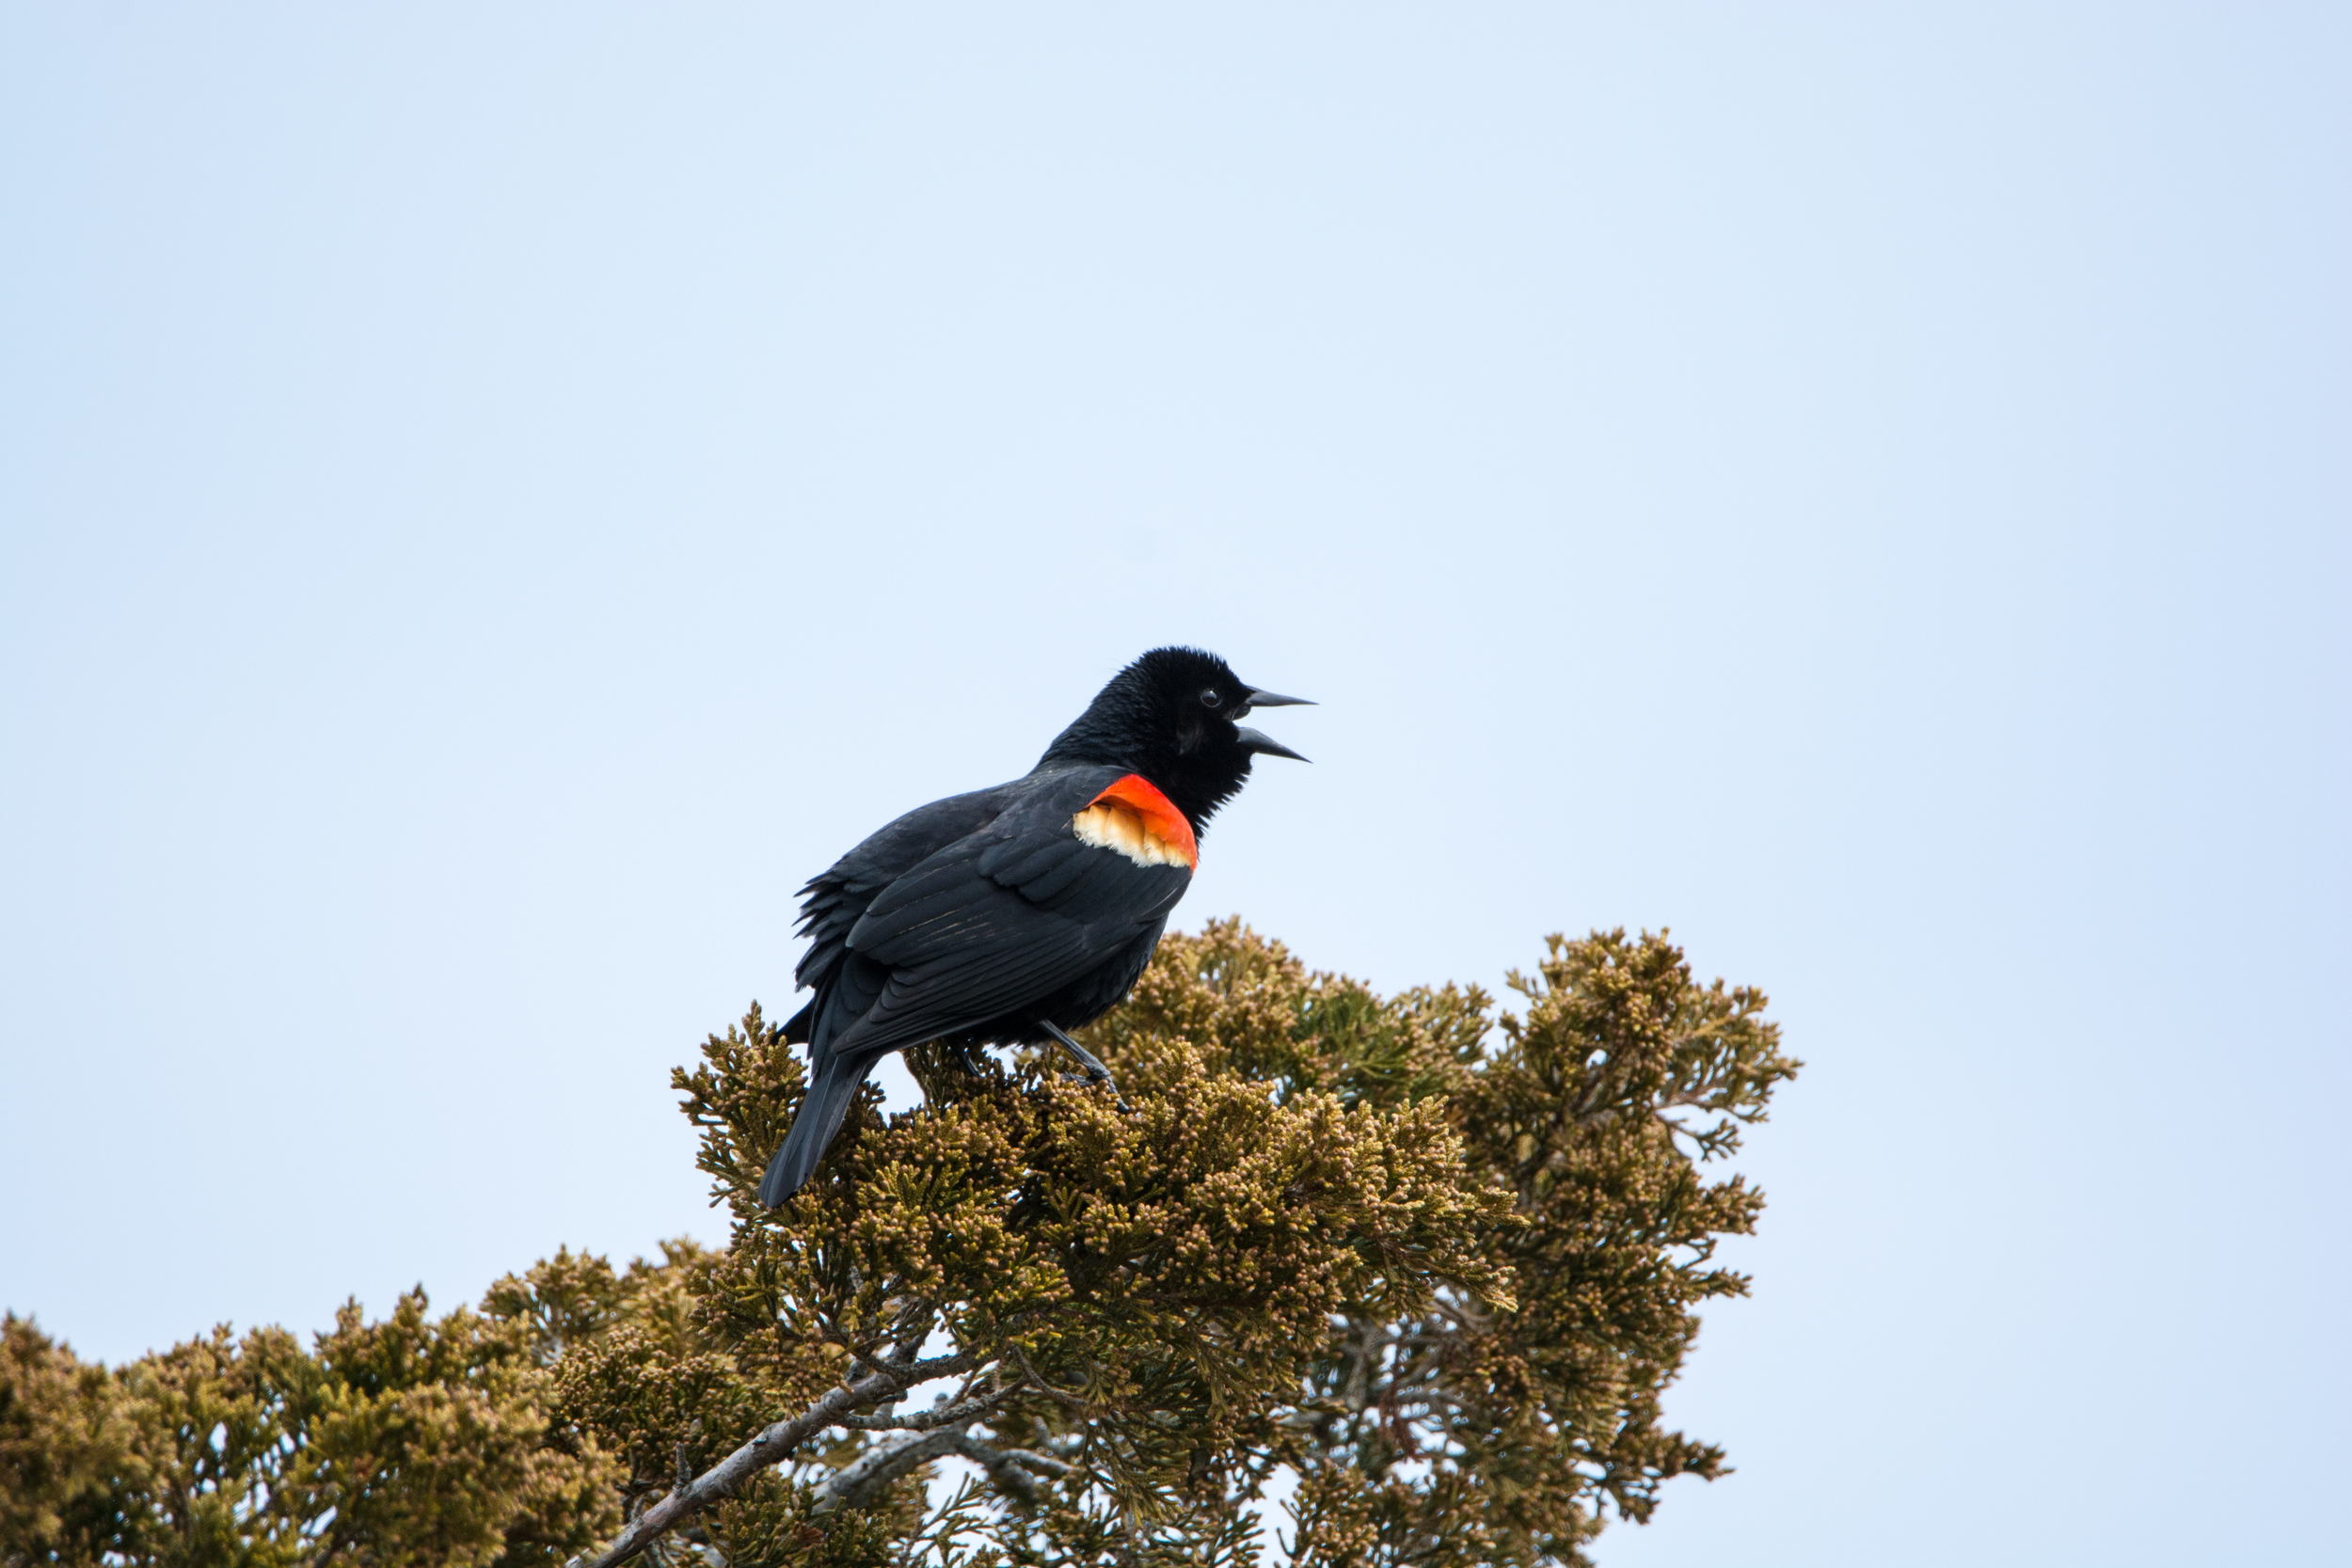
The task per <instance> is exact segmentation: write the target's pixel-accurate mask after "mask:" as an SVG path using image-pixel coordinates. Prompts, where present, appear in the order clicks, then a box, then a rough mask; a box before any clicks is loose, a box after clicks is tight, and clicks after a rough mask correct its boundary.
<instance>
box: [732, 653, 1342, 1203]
mask: <svg viewBox="0 0 2352 1568" xmlns="http://www.w3.org/2000/svg"><path fill="white" fill-rule="evenodd" d="M1305 701H1306V699H1305V698H1303V697H1282V696H1277V695H1276V694H1275V693H1273V692H1271V691H1260V690H1258V689H1254V688H1252V687H1250V686H1249V685H1248V684H1247V683H1246V682H1244V681H1242V680H1241V679H1240V678H1239V677H1238V676H1236V675H1235V674H1234V673H1233V672H1232V670H1231V669H1229V668H1228V667H1227V666H1226V663H1225V661H1224V660H1223V659H1221V658H1219V657H1216V655H1215V654H1206V653H1202V652H1200V650H1198V649H1195V648H1154V649H1153V650H1152V652H1150V653H1148V654H1145V655H1144V656H1143V657H1141V658H1138V659H1136V661H1135V662H1134V663H1133V664H1130V665H1129V666H1127V668H1126V669H1124V670H1121V671H1120V673H1118V674H1117V675H1115V676H1113V677H1112V679H1111V682H1110V684H1109V685H1108V686H1105V687H1104V688H1103V689H1102V692H1101V693H1100V694H1099V695H1097V696H1096V697H1095V699H1094V701H1093V702H1092V703H1090V704H1089V705H1088V706H1087V710H1086V712H1084V713H1082V714H1080V715H1079V716H1078V719H1077V721H1076V722H1075V723H1073V724H1072V725H1071V726H1070V727H1069V728H1068V729H1066V730H1064V731H1062V732H1061V734H1060V735H1059V736H1057V737H1056V738H1055V740H1054V743H1053V744H1052V745H1051V746H1048V747H1047V748H1046V749H1045V754H1044V755H1043V756H1042V757H1041V758H1039V759H1038V765H1037V766H1036V767H1035V768H1031V769H1030V770H1029V772H1028V774H1027V776H1025V777H1024V778H1019V779H1015V780H1014V781H1013V782H1012V783H1010V784H998V785H997V786H996V787H995V788H993V789H982V790H976V791H974V792H973V793H972V794H969V795H951V796H949V797H948V798H947V799H946V800H934V801H932V802H931V803H930V805H928V806H924V807H922V808H920V809H918V810H915V811H911V812H909V813H907V815H906V816H901V817H900V818H898V820H897V821H896V822H893V823H892V824H890V826H888V827H887V828H884V829H883V830H882V832H878V833H876V834H875V835H874V836H873V837H871V838H869V839H867V840H866V842H865V843H863V844H861V845H859V846H858V847H856V848H854V849H852V850H850V852H849V853H848V854H846V855H844V856H842V857H841V859H840V860H838V861H836V862H835V863H834V866H833V868H832V869H831V870H829V871H827V872H826V873H825V874H824V875H823V876H821V877H818V878H817V879H815V880H814V881H812V882H810V883H809V884H808V886H806V887H805V888H803V889H802V890H801V893H802V903H801V930H802V932H803V934H804V935H807V936H809V937H811V938H813V939H814V944H813V945H812V946H811V947H810V948H809V950H808V953H807V955H806V956H805V957H803V958H802V959H801V965H800V968H799V970H798V971H796V972H795V977H796V978H797V979H798V980H799V981H800V983H801V984H802V985H803V986H814V987H815V988H817V995H816V997H815V998H814V999H813V1000H812V1001H810V1003H809V1005H808V1006H805V1007H803V1008H802V1009H801V1010H800V1011H799V1012H798V1013H797V1014H795V1015H794V1016H793V1017H792V1018H791V1020H790V1021H789V1022H787V1023H786V1024H785V1038H786V1039H787V1040H790V1041H792V1042H794V1043H795V1044H802V1043H805V1044H806V1045H807V1047H808V1097H807V1098H806V1099H805V1100H803V1101H802V1102H801V1114H800V1115H799V1117H796V1118H795V1119H794V1120H793V1123H792V1131H791V1132H788V1133H787V1134H786V1135H785V1140H784V1147H782V1148H779V1149H777V1150H776V1156H775V1158H774V1159H772V1160H771V1161H769V1162H768V1175H767V1179H766V1180H763V1181H761V1182H760V1184H759V1201H760V1202H762V1203H764V1204H766V1205H768V1206H769V1207H770V1208H771V1209H772V1208H774V1207H775V1206H776V1205H778V1204H780V1203H782V1202H783V1201H784V1200H785V1199H786V1198H787V1196H790V1195H791V1194H793V1193H794V1192H797V1191H798V1190H799V1189H800V1186H801V1183H803V1181H806V1180H808V1175H809V1172H810V1171H812V1170H814V1169H816V1167H817V1162H818V1160H819V1159H821V1158H822V1157H823V1155H824V1152H825V1149H826V1148H827V1147H828V1146H829V1145H831V1144H832V1142H833V1138H834V1133H835V1132H839V1131H840V1129H841V1121H842V1118H843V1117H845V1116H847V1115H848V1114H849V1110H850V1102H851V1101H854V1100H855V1099H856V1098H857V1089H858V1085H860V1084H863V1083H865V1082H866V1074H867V1073H868V1072H870V1071H872V1070H873V1068H874V1064H875V1063H876V1062H878V1061H880V1060H881V1059H882V1057H883V1056H885V1055H887V1054H889V1053H891V1052H893V1051H898V1050H900V1049H902V1048H904V1047H906V1046H910V1045H921V1044H923V1043H924V1042H926V1041H928V1040H946V1041H949V1042H952V1043H954V1044H958V1045H976V1044H979V1043H982V1042H988V1041H993V1042H996V1043H999V1044H1007V1045H1010V1044H1028V1045H1042V1044H1044V1043H1045V1042H1046V1041H1047V1040H1049V1039H1052V1040H1057V1041H1059V1042H1060V1043H1061V1044H1062V1045H1063V1046H1064V1047H1065V1048H1067V1049H1068V1050H1069V1051H1071V1052H1072V1053H1073V1054H1074V1055H1076V1056H1077V1057H1078V1059H1079V1060H1080V1061H1081V1062H1082V1063H1084V1064H1085V1066H1086V1068H1087V1073H1088V1076H1089V1078H1092V1079H1094V1080H1095V1081H1097V1082H1100V1083H1109V1081H1110V1074H1109V1073H1108V1072H1106V1071H1105V1070H1104V1068H1103V1064H1102V1063H1100V1062H1098V1061H1096V1060H1094V1058H1093V1057H1091V1056H1090V1055H1089V1054H1087V1053H1086V1051H1085V1050H1084V1048H1082V1047H1081V1046H1079V1044H1078V1042H1077V1041H1075V1040H1073V1039H1072V1038H1070V1037H1069V1035H1068V1034H1067V1033H1066V1031H1068V1030H1071V1029H1075V1028H1077V1027H1078V1026H1079V1025H1080V1024H1083V1023H1090V1022H1093V1021H1094V1020H1095V1019H1098V1018H1100V1017H1102V1016H1103V1014H1104V1013H1106V1012H1108V1011H1109V1010H1110V1009H1111V1007H1112V1006H1114V1005H1115V1004H1117V1003H1118V1001H1119V999H1120V997H1122V996H1125V995H1126V994H1127V990H1128V988H1129V987H1131V986H1133V985H1134V984H1135V983H1136V977H1137V976H1139V975H1140V974H1142V973H1143V966H1144V965H1145V964H1147V963H1149V962H1150V961H1151V958H1152V949H1153V948H1155V947H1157V946H1158V945H1159V942H1160V932H1161V930H1162V929H1163V928H1165V927H1166V926H1167V925H1168V911H1170V910H1172V909H1174V908H1175V907H1176V901H1177V900H1178V899H1179V898H1182V897H1183V896H1184V889H1185V888H1187V887H1189V886H1190V885H1191V883H1192V871H1193V867H1194V866H1195V865H1197V864H1199V863H1200V848H1199V845H1200V833H1201V832H1202V831H1203V830H1204V829H1205V828H1206V827H1207V825H1208V820H1209V818H1210V817H1211V816H1214V815H1215V814H1216V809H1217V807H1219V806H1221V805H1223V804H1224V803H1225V802H1226V801H1227V800H1231V799H1232V797H1233V796H1234V794H1235V793H1237V792H1238V791H1239V790H1240V788H1241V786H1242V783H1243V781H1244V780H1246V779H1248V777H1249V760H1250V758H1251V757H1253V756H1256V755H1258V754H1259V753H1261V752H1263V753H1265V754H1267V755H1270V756H1278V757H1298V760H1299V761H1301V762H1304V761H1306V760H1307V759H1306V758H1304V757H1299V756H1298V753H1297V752H1294V751H1292V750H1291V749H1290V748H1289V747H1287V746H1284V745H1281V744H1279V742H1277V741H1275V740H1274V739H1273V738H1272V737H1270V736H1264V735H1261V734H1260V733H1259V732H1258V731H1256V730H1253V729H1251V728H1249V727H1248V725H1246V724H1243V723H1240V722H1238V721H1239V720H1242V719H1244V718H1247V717H1248V713H1249V710H1250V709H1251V708H1253V707H1279V706H1284V705H1292V704H1297V703H1303V702H1305ZM1112 1087H1113V1089H1114V1092H1116V1088H1117V1085H1112Z"/></svg>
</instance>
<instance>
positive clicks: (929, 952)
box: [835, 806, 1192, 1051]
mask: <svg viewBox="0 0 2352 1568" xmlns="http://www.w3.org/2000/svg"><path fill="white" fill-rule="evenodd" d="M1022 815H1023V816H1027V817H1028V820H1027V821H1025V822H1012V823H1007V824H1004V825H1002V826H1000V827H994V828H992V829H990V830H988V831H987V832H981V833H976V834H974V835H972V836H971V837H969V838H966V839H964V840H961V841H960V842H958V843H956V844H952V845H949V846H948V847H946V848H944V849H942V850H940V851H939V852H938V853H936V854H934V855H932V856H931V857H930V858H929V859H928V860H926V861H924V862H923V863H921V864H920V865H917V866H916V867H914V869H913V870H912V871H910V872H908V873H907V874H906V875H905V876H903V877H901V878H899V879H898V880H896V881H894V882H892V883H891V884H890V886H889V887H887V888H885V889H883V890H882V893H881V894H880V895H878V896H877V897H876V898H875V899H874V901H873V903H872V904H871V905H869V906H868V907H867V908H866V912H865V914H864V915H863V916H862V917H861V918H860V919H859V920H858V922H857V924H856V925H855V926H854V927H852V928H851V929H850V934H849V937H848V941H847V945H848V947H849V948H850V950H851V951H853V952H856V953H858V954H861V955H863V956H864V957H866V958H870V959H873V960H875V961H877V962H879V963H882V964H885V965H887V966H888V968H889V970H890V978H889V981H888V983H887V984H886V985H885V986H884V988H883V990H882V997H881V999H880V1000H879V1001H877V1002H876V1003H875V1005H874V1006H873V1007H872V1008H870V1009H869V1010H867V1012H866V1016H865V1017H864V1018H862V1019H861V1020H859V1022H857V1023H856V1024H855V1025H853V1026H851V1028H850V1029H849V1030H848V1031H846V1032H844V1034H843V1035H842V1036H841V1037H840V1038H839V1039H838V1040H837V1041H836V1042H835V1049H836V1050H841V1051H852V1050H859V1051H864V1050H872V1051H888V1050H892V1049H895V1048H897V1047H898V1046H903V1045H912V1044H915V1043H918V1042H920V1041H922V1040H926V1039H930V1038H933V1037H937V1036H940V1035H944V1034H951V1033H953V1032H955V1031H957V1030H960V1029H968V1028H972V1027H975V1026H977V1025H978V1024H982V1023H986V1022H990V1021H992V1020H993V1019H998V1018H1003V1017H1006V1016H1007V1015H1009V1014H1014V1013H1018V1012H1020V1011H1021V1010H1022V1009H1023V1008H1025V1007H1027V1006H1034V1005H1036V1004H1038V1003H1041V1002H1043V1001H1045V1000H1046V999H1047V998H1049V997H1051V996H1052V995H1053V994H1054V993H1055V992H1056V991H1057V990H1061V989H1062V988H1063V987H1065V986H1068V985H1070V984H1071V983H1072V982H1073V981H1075V980H1078V979H1079V978H1081V977H1083V976H1084V975H1086V974H1089V973H1090V972H1091V971H1092V970H1093V969H1095V968H1096V967H1097V966H1098V965H1100V964H1102V963H1104V962H1106V961H1108V960H1109V959H1110V958H1113V957H1115V956H1116V955H1118V954H1119V953H1120V952H1121V951H1123V950H1124V949H1126V948H1127V947H1128V946H1129V944H1131V943H1132V942H1135V940H1136V937H1137V935H1138V934H1139V933H1140V932H1142V931H1143V930H1144V929H1145V928H1147V927H1151V926H1152V925H1154V924H1155V923H1157V922H1159V921H1161V920H1163V919H1165V918H1166V917H1167V914H1168V910H1169V909H1170V908H1171V907H1173V906H1174V904H1175V903H1176V901H1177V900H1178V899H1180V898H1182V897H1183V896H1184V889H1185V888H1186V887H1187V886H1189V885H1190V883H1191V881H1192V873H1191V870H1190V869H1189V868H1188V867H1185V866H1183V865H1141V864H1137V863H1136V862H1135V861H1133V860H1132V859H1130V858H1129V857H1127V856H1125V855H1122V854H1120V853H1119V852H1118V851H1116V850H1113V849H1105V848H1102V847H1096V846H1092V845H1088V844H1084V843H1081V842H1080V841H1079V840H1078V838H1077V837H1076V835H1075V834H1074V832H1072V830H1071V828H1070V826H1069V821H1068V816H1067V815H1066V814H1062V813H1059V812H1058V810H1057V807H1056V806H1048V807H1046V808H1045V809H1043V810H1041V811H1040V812H1038V813H1035V814H1029V813H1024V814H1022Z"/></svg>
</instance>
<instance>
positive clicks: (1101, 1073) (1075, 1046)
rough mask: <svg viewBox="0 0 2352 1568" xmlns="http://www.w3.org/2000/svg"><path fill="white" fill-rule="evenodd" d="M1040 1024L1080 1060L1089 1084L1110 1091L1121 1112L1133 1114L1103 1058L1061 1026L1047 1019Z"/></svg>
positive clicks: (1079, 1063) (1067, 1075) (1132, 1108)
mask: <svg viewBox="0 0 2352 1568" xmlns="http://www.w3.org/2000/svg"><path fill="white" fill-rule="evenodd" d="M1038 1022H1040V1023H1041V1024H1043V1025H1044V1026H1045V1032H1046V1033H1047V1034H1049V1035H1051V1036H1053V1037H1055V1038H1056V1039H1057V1040H1059V1041H1061V1048H1062V1049H1063V1050H1064V1051H1067V1052H1069V1053H1071V1054H1072V1055H1073V1056H1075V1057H1076V1058H1078V1065H1079V1066H1080V1067H1081V1068H1084V1069H1086V1073H1085V1077H1086V1081H1087V1082H1088V1083H1089V1084H1099V1085H1102V1086H1103V1087H1104V1088H1106V1089H1108V1090H1110V1091H1111V1098H1112V1099H1113V1100H1116V1101H1119V1108H1120V1110H1122V1111H1130V1112H1132V1111H1133V1110H1134V1109H1135V1107H1134V1106H1133V1105H1130V1104H1128V1103H1127V1097H1126V1096H1125V1095H1123V1094H1121V1093H1120V1091H1119V1080H1118V1079H1116V1078H1113V1077H1112V1076H1111V1069H1108V1068H1106V1067H1104V1065H1103V1063H1102V1060H1101V1058H1099V1057H1098V1056H1096V1055H1095V1054H1094V1053H1093V1052H1091V1051H1089V1050H1088V1049H1087V1048H1086V1047H1085V1046H1083V1045H1080V1044H1079V1043H1078V1042H1077V1041H1076V1040H1073V1039H1072V1038H1071V1037H1069V1036H1068V1035H1066V1034H1063V1033H1062V1031H1061V1028H1060V1026H1059V1025H1057V1024H1056V1023H1053V1022H1049V1021H1048V1020H1045V1019H1040V1020H1038ZM1063 1076H1065V1077H1069V1076H1072V1075H1071V1074H1067V1073H1065V1074H1064V1075H1063Z"/></svg>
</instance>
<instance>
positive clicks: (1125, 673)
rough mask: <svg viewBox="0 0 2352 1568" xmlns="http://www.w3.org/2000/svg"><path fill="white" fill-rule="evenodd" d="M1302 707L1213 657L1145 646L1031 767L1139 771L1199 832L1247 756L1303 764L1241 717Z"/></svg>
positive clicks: (1243, 774) (1238, 782) (1235, 785)
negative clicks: (1082, 766)
mask: <svg viewBox="0 0 2352 1568" xmlns="http://www.w3.org/2000/svg"><path fill="white" fill-rule="evenodd" d="M1306 702H1307V699H1306V698H1304V697H1284V696H1281V695H1279V693H1276V692H1272V691H1263V690H1261V689H1258V688H1256V687H1253V686H1251V685H1250V684H1249V683H1248V681H1245V680H1243V679H1242V678H1241V677H1240V676H1239V675H1236V674H1234V673H1233V672H1232V666H1230V665H1228V664H1227V663H1226V662H1225V661H1224V660H1223V659H1221V658H1219V657H1216V655H1215V654H1211V653H1203V652H1201V651H1200V649H1198V648H1154V649H1152V651H1151V652H1150V653H1148V654H1145V655H1144V656H1143V657H1141V658H1138V659H1136V661H1135V662H1134V663H1133V664H1130V665H1128V666H1127V668H1125V669H1124V670H1121V671H1120V673H1118V674H1116V675H1113V676H1112V677H1111V680H1110V684H1109V685H1107V686H1105V687H1104V688H1103V689H1102V690H1101V691H1100V692H1098V693H1096V695H1095V698H1094V701H1093V702H1091V703H1089V704H1088V705H1087V710H1086V711H1085V712H1084V713H1082V714H1080V715H1078V717H1077V720H1076V721H1074V722H1073V723H1072V724H1071V726H1070V727H1069V728H1068V729H1066V730H1064V731H1062V732H1061V734H1060V735H1058V736H1056V737H1055V739H1054V743H1053V744H1052V745H1051V746H1049V747H1047V748H1046V749H1045V755H1044V756H1042V757H1041V758H1040V759H1038V766H1039V767H1041V768H1046V767H1051V766H1054V765H1055V764H1059V763H1095V764H1111V765H1115V766H1117V767H1120V768H1126V769H1128V770H1129V771H1130V772H1135V773H1140V774H1142V775H1143V776H1144V777H1145V778H1147V779H1149V780H1151V781H1152V784H1156V785H1157V786H1158V787H1159V790H1160V793H1161V794H1163V795H1166V796H1167V797H1168V800H1171V801H1172V802H1174V804H1175V806H1176V809H1177V810H1178V811H1181V812H1183V813H1184V816H1185V817H1186V818H1187V819H1189V820H1190V822H1191V823H1192V828H1193V832H1200V830H1201V828H1202V827H1203V826H1204V825H1205V824H1206V823H1207V822H1208V820H1209V818H1210V817H1211V816H1213V815H1215V814H1216V808H1217V807H1219V806H1221V805H1223V804H1224V803H1225V802H1226V801H1227V800H1232V797H1233V795H1234V794H1235V793H1236V792H1237V791H1238V790H1239V789H1240V788H1241V786H1242V783H1243V781H1244V780H1246V779H1248V777H1249V763H1250V759H1251V758H1253V757H1259V756H1275V757H1297V759H1298V760H1299V761H1300V762H1304V761H1306V760H1307V759H1306V758H1305V757H1302V756H1299V755H1298V753H1297V752H1294V751H1292V750H1291V749H1290V748H1289V747H1287V746H1285V745H1283V744H1282V743H1281V742H1280V741H1278V740H1276V739H1275V738H1274V737H1273V736H1269V735H1264V734H1262V733H1260V732H1259V731H1257V730H1253V729H1251V728H1250V727H1249V726H1248V725H1247V724H1245V723H1243V722H1242V720H1244V719H1246V718H1248V716H1249V713H1250V710H1251V709H1253V708H1262V707H1290V706H1295V705H1300V704H1304V703H1306Z"/></svg>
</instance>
